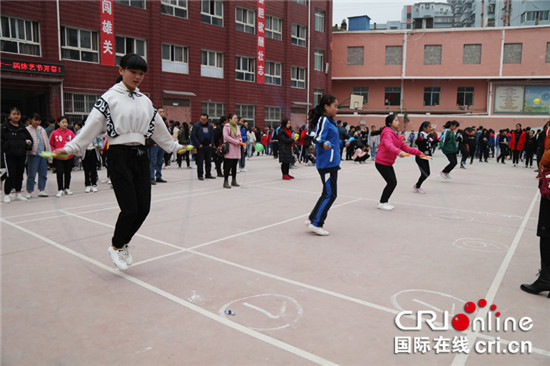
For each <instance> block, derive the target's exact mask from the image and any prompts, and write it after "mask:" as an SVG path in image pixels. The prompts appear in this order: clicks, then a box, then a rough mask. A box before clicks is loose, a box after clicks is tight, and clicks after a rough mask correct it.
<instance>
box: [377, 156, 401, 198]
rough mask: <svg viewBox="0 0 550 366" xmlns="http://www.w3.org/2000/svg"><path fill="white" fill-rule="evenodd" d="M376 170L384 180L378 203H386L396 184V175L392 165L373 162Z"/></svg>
mask: <svg viewBox="0 0 550 366" xmlns="http://www.w3.org/2000/svg"><path fill="white" fill-rule="evenodd" d="M374 165H375V166H376V170H378V172H379V173H380V175H382V178H384V180H385V181H386V187H384V190H383V191H382V196H381V197H380V203H386V202H388V200H389V199H390V197H391V194H392V193H393V191H394V189H395V187H396V186H397V177H396V176H395V170H393V166H390V165H382V164H378V163H375V164H374Z"/></svg>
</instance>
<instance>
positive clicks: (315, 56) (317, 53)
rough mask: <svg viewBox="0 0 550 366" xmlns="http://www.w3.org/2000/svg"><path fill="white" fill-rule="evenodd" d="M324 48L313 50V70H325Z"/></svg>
mask: <svg viewBox="0 0 550 366" xmlns="http://www.w3.org/2000/svg"><path fill="white" fill-rule="evenodd" d="M318 57H320V58H321V60H320V64H319V65H318V62H317V61H319V60H318ZM324 68H325V50H315V51H313V70H315V71H321V72H323V71H325V70H324Z"/></svg>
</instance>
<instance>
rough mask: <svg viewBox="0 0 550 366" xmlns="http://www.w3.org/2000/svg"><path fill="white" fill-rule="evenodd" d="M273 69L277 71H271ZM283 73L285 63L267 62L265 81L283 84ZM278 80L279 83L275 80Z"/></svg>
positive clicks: (278, 84)
mask: <svg viewBox="0 0 550 366" xmlns="http://www.w3.org/2000/svg"><path fill="white" fill-rule="evenodd" d="M272 69H273V70H272ZM277 69H278V70H277ZM271 71H275V73H273V74H272V73H270V72H271ZM277 71H279V73H278V75H277ZM282 75H283V64H282V63H281V62H275V61H266V62H265V75H264V82H265V83H266V84H269V85H277V86H281V85H282V83H283V78H282ZM276 80H278V81H279V82H278V83H276V82H274V81H276Z"/></svg>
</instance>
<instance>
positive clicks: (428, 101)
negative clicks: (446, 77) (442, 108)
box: [424, 87, 441, 106]
mask: <svg viewBox="0 0 550 366" xmlns="http://www.w3.org/2000/svg"><path fill="white" fill-rule="evenodd" d="M440 94H441V88H440V87H429V88H424V105H432V106H438V105H439V95H440Z"/></svg>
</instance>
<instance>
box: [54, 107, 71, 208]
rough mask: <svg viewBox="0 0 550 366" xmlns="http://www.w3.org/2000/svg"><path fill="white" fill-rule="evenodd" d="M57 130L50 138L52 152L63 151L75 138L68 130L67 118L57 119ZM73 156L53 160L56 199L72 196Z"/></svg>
mask: <svg viewBox="0 0 550 366" xmlns="http://www.w3.org/2000/svg"><path fill="white" fill-rule="evenodd" d="M57 124H58V126H59V128H58V129H57V130H55V131H53V132H52V135H51V136H50V146H51V148H52V151H55V150H57V149H63V147H64V146H65V145H66V144H67V143H68V142H70V141H72V140H73V139H74V138H75V134H74V132H73V131H71V130H69V129H68V128H67V127H68V126H69V121H68V120H67V117H65V116H61V117H59V118H58V119H57ZM73 158H74V155H72V154H70V155H69V156H67V157H59V158H57V159H56V160H54V162H53V165H54V167H55V172H56V176H57V194H56V195H55V196H56V197H61V196H64V195H66V194H67V195H70V194H73V192H72V191H71V189H70V186H71V172H72V170H73V166H74V159H73Z"/></svg>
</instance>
